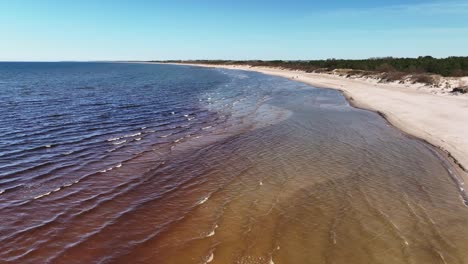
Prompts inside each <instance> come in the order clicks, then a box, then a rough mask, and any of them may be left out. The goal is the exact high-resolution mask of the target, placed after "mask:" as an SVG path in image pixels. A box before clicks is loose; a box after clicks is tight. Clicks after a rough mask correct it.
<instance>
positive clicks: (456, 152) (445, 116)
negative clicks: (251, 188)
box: [192, 64, 468, 185]
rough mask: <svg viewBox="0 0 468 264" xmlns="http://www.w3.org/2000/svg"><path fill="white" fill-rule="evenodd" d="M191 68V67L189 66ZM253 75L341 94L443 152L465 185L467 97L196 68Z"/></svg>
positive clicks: (284, 73) (330, 78) (328, 78)
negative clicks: (298, 82) (456, 169)
mask: <svg viewBox="0 0 468 264" xmlns="http://www.w3.org/2000/svg"><path fill="white" fill-rule="evenodd" d="M192 65H193V64H192ZM196 66H203V67H218V68H228V69H237V70H249V71H257V72H261V73H264V74H269V75H275V76H280V77H285V78H289V79H293V78H294V80H296V81H300V82H304V83H307V84H310V85H312V86H315V87H322V88H333V89H338V90H340V91H343V93H344V95H345V96H346V97H347V98H348V99H349V100H350V101H351V103H353V105H355V106H357V107H359V108H364V109H368V110H372V111H376V112H379V113H381V114H383V115H384V116H385V118H386V119H387V120H388V121H389V122H390V123H391V124H393V125H394V126H396V127H398V128H399V129H401V130H402V131H404V132H406V133H408V134H410V135H413V136H416V137H418V138H421V139H424V140H426V141H427V142H429V143H430V144H432V145H434V146H436V147H438V148H440V149H442V150H444V151H445V152H447V153H448V155H449V156H452V157H453V159H455V162H456V163H458V164H459V166H460V168H459V171H460V173H461V174H462V175H460V176H462V177H463V178H464V179H462V180H461V182H460V184H461V185H463V184H464V183H463V181H465V182H466V181H468V177H467V175H468V174H467V172H468V171H467V169H468V96H466V95H460V96H455V95H447V93H442V92H440V93H438V92H434V89H435V88H432V87H424V86H422V85H408V84H396V83H390V84H382V83H377V82H376V81H375V80H365V79H349V78H345V77H340V76H337V75H331V74H318V73H305V72H302V71H291V70H284V69H279V68H270V67H250V66H226V65H215V66H211V65H210V66H207V65H196Z"/></svg>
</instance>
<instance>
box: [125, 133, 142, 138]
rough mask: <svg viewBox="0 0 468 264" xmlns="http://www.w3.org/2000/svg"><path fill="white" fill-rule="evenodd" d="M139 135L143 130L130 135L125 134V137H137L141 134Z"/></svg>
mask: <svg viewBox="0 0 468 264" xmlns="http://www.w3.org/2000/svg"><path fill="white" fill-rule="evenodd" d="M139 135H141V132H138V133H134V134H129V135H125V136H123V137H125V138H128V137H136V136H139Z"/></svg>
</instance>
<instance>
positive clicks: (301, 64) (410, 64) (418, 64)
mask: <svg viewBox="0 0 468 264" xmlns="http://www.w3.org/2000/svg"><path fill="white" fill-rule="evenodd" d="M171 62H190V63H204V64H241V65H251V66H272V67H283V68H287V69H295V70H303V71H307V72H312V71H317V70H320V69H322V70H327V71H331V70H335V69H352V70H360V71H372V72H386V73H388V72H402V73H407V74H422V73H430V74H439V75H442V76H452V77H460V76H468V57H448V58H434V57H431V56H424V57H423V56H421V57H418V58H393V57H384V58H369V59H362V60H345V59H327V60H307V61H305V60H301V61H284V60H272V61H262V60H250V61H235V60H196V61H171Z"/></svg>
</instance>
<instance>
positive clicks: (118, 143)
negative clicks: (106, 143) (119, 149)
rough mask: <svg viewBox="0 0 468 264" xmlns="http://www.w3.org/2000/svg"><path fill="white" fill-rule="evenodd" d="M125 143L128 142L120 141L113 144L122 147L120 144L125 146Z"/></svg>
mask: <svg viewBox="0 0 468 264" xmlns="http://www.w3.org/2000/svg"><path fill="white" fill-rule="evenodd" d="M125 142H127V140H122V141H118V142H115V143H112V144H114V145H120V144H123V143H125Z"/></svg>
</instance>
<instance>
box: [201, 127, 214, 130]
mask: <svg viewBox="0 0 468 264" xmlns="http://www.w3.org/2000/svg"><path fill="white" fill-rule="evenodd" d="M211 127H212V126H207V127H203V128H202V129H203V130H207V129H210V128H211Z"/></svg>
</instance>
